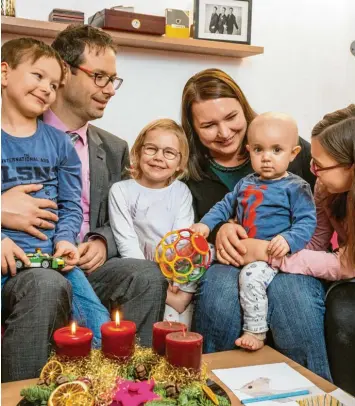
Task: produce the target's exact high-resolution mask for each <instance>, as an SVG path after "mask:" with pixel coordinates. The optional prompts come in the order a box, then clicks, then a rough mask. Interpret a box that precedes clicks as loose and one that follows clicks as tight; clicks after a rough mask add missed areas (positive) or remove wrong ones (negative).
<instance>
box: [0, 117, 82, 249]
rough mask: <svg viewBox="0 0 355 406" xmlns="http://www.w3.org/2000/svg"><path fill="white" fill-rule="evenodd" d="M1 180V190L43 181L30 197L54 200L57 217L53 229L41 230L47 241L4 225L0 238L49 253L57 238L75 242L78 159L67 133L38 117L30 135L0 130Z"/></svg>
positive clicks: (78, 206) (79, 210)
mask: <svg viewBox="0 0 355 406" xmlns="http://www.w3.org/2000/svg"><path fill="white" fill-rule="evenodd" d="M1 179H2V184H1V193H3V192H5V191H6V190H8V189H11V188H13V187H14V186H17V185H25V184H36V183H39V184H43V188H42V189H41V190H39V191H38V192H35V193H32V196H34V197H36V198H43V199H49V200H53V201H54V202H56V203H57V205H58V210H56V211H54V212H55V213H56V214H57V215H58V217H59V221H58V222H57V223H56V227H55V229H54V230H42V229H41V231H42V232H43V233H45V234H46V235H47V237H48V240H47V241H42V240H40V239H38V238H36V237H33V236H31V235H29V234H27V233H25V232H22V231H16V230H9V229H4V228H3V229H2V235H1V237H2V239H3V238H4V237H5V236H6V237H9V238H11V239H12V240H13V241H14V242H15V243H16V244H17V245H18V246H19V247H20V248H22V249H23V250H24V251H25V252H26V253H31V252H33V251H34V250H35V248H41V249H42V251H43V252H46V253H49V254H52V253H53V249H54V245H55V244H56V243H57V242H58V241H63V240H66V241H69V242H71V243H73V244H75V243H76V240H77V236H78V234H79V232H80V227H81V223H82V219H83V216H82V208H81V162H80V159H79V157H78V154H77V153H76V151H75V148H74V146H73V144H72V142H71V140H70V137H69V136H68V135H67V134H65V133H63V132H62V131H59V130H57V129H56V128H54V127H51V126H49V125H47V124H44V123H43V122H42V121H40V120H38V122H37V131H36V132H35V134H34V135H32V136H30V137H13V136H11V135H10V134H7V133H6V132H5V131H3V130H1Z"/></svg>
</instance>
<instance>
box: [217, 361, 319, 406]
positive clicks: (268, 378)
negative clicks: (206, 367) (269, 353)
mask: <svg viewBox="0 0 355 406" xmlns="http://www.w3.org/2000/svg"><path fill="white" fill-rule="evenodd" d="M212 372H213V373H214V374H215V375H216V376H217V377H218V378H219V379H220V380H221V381H222V382H223V383H224V384H225V385H226V386H228V388H229V389H230V390H231V391H232V392H233V393H234V394H235V395H236V396H237V397H238V398H239V399H240V400H244V399H249V398H255V397H260V396H268V395H273V394H279V393H287V392H295V391H299V390H309V392H310V393H309V395H302V396H299V397H292V398H285V399H277V400H272V401H271V400H269V401H263V402H258V403H256V405H258V406H275V404H280V403H282V404H283V406H286V405H287V406H291V405H292V406H293V405H298V404H297V403H296V402H294V400H296V399H303V398H305V397H308V396H314V395H319V394H322V393H324V392H323V391H321V390H320V389H319V388H318V387H317V386H315V385H314V384H313V383H312V382H311V381H309V380H308V379H307V378H305V377H304V376H303V375H301V374H300V373H298V372H297V371H295V370H294V369H293V368H291V367H290V366H288V365H287V364H286V363H277V364H265V365H254V366H249V367H240V368H229V369H215V370H213V371H212Z"/></svg>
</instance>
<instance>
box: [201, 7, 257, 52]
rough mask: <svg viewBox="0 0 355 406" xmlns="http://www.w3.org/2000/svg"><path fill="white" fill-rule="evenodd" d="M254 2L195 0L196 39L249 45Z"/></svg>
mask: <svg viewBox="0 0 355 406" xmlns="http://www.w3.org/2000/svg"><path fill="white" fill-rule="evenodd" d="M251 21H252V0H195V3H194V38H196V39H204V40H210V41H223V42H232V43H237V44H249V45H250V40H251V26H252V24H251Z"/></svg>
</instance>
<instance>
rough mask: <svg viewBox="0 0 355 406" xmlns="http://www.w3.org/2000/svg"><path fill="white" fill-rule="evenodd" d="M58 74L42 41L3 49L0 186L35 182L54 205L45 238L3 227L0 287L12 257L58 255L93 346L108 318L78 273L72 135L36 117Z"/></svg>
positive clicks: (58, 64) (54, 57)
mask: <svg viewBox="0 0 355 406" xmlns="http://www.w3.org/2000/svg"><path fill="white" fill-rule="evenodd" d="M63 75H64V69H63V64H62V61H61V59H60V56H59V55H58V54H57V52H56V51H55V50H54V49H52V48H51V47H50V46H48V45H46V44H44V43H43V42H41V41H37V40H35V39H31V38H20V39H15V40H11V41H9V42H6V43H5V44H4V45H3V46H2V48H1V90H2V109H1V113H2V122H1V148H2V151H1V152H2V154H1V155H2V156H1V158H2V164H1V165H2V166H1V172H2V189H1V191H2V193H3V192H5V191H6V190H8V189H10V188H12V187H14V186H17V185H20V184H33V183H38V184H41V185H43V187H42V188H41V189H40V190H39V191H38V192H36V193H35V197H36V198H45V199H50V200H52V201H53V202H55V203H56V204H57V206H58V210H56V211H55V214H56V215H58V218H59V219H58V222H57V223H56V224H55V225H53V228H52V229H49V230H47V231H46V232H45V234H46V237H47V239H46V240H40V239H38V238H36V237H33V236H31V235H29V234H27V233H25V232H22V231H16V230H9V229H3V230H2V234H1V248H2V252H1V271H2V278H1V286H3V285H4V284H5V283H6V281H7V280H8V278H9V273H10V275H11V276H12V277H14V276H15V275H16V265H15V258H14V257H17V258H18V259H19V260H20V261H22V262H23V263H24V264H25V266H29V265H30V264H29V259H28V258H27V257H26V254H25V253H34V251H35V249H37V248H38V249H40V250H41V251H42V252H43V253H47V254H50V255H52V254H53V255H54V256H55V257H59V256H60V257H64V259H65V263H66V267H65V268H64V269H63V270H62V271H61V272H63V276H65V277H66V278H67V279H68V280H69V281H70V282H71V284H72V287H73V317H74V318H75V319H76V320H77V321H78V322H79V323H80V324H86V325H87V326H88V327H90V328H91V329H92V330H93V332H94V337H95V338H94V345H95V346H99V345H100V339H101V334H100V326H101V324H102V323H104V322H106V321H107V320H109V314H108V312H107V310H106V309H105V307H104V306H103V305H102V304H101V302H100V301H99V299H98V298H97V296H96V295H95V293H94V291H93V289H92V288H91V285H90V284H89V282H88V281H87V279H86V277H85V275H84V273H83V272H82V271H81V270H80V269H79V268H75V265H76V264H77V263H78V260H79V253H78V250H77V248H76V246H75V244H76V240H77V236H78V234H79V231H80V227H81V223H82V218H83V216H82V209H81V204H80V199H81V176H80V172H81V163H80V160H79V157H78V155H77V153H76V151H75V149H74V146H73V144H72V142H71V140H70V138H69V137H68V136H67V135H66V134H64V133H62V132H61V131H59V130H56V129H55V128H53V127H51V126H48V125H46V124H44V123H43V122H42V121H40V120H38V117H39V116H41V115H42V114H43V112H44V111H45V110H47V109H48V108H49V106H50V105H51V104H52V103H53V102H54V101H55V98H56V91H57V89H58V87H59V86H60V83H61V81H62V80H63ZM24 272H25V271H24ZM44 272H51V271H50V270H48V271H44Z"/></svg>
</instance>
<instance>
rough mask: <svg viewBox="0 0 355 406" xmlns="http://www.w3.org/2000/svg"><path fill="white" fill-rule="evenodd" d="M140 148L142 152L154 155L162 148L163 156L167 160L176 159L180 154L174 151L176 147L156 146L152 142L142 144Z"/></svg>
mask: <svg viewBox="0 0 355 406" xmlns="http://www.w3.org/2000/svg"><path fill="white" fill-rule="evenodd" d="M142 148H143V152H144V153H145V154H146V155H148V156H154V155H156V154H157V153H158V151H159V150H162V151H163V155H164V158H166V159H168V160H169V161H172V160H173V159H176V158H177V157H178V156H179V155H181V153H180V152H178V151H176V149H174V148H158V147H157V146H156V145H154V144H143V145H142Z"/></svg>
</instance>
